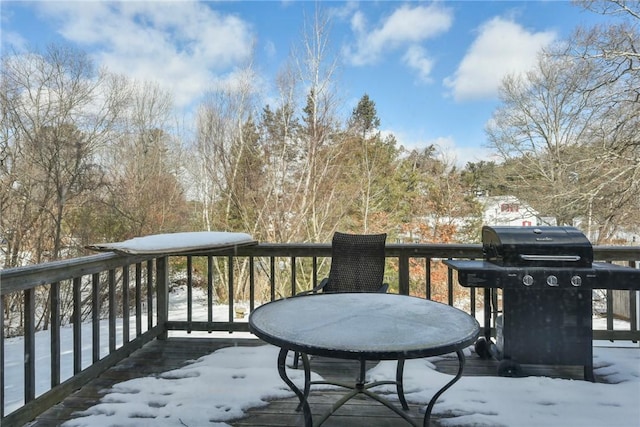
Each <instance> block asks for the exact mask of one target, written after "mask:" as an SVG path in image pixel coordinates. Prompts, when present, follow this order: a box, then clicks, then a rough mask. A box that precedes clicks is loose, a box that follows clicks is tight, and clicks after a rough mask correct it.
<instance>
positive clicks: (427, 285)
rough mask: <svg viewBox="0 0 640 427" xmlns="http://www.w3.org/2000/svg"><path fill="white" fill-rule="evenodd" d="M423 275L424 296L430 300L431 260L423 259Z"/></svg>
mask: <svg viewBox="0 0 640 427" xmlns="http://www.w3.org/2000/svg"><path fill="white" fill-rule="evenodd" d="M425 272H426V273H425V275H426V276H427V277H426V283H425V294H426V296H427V299H428V300H430V299H431V258H425Z"/></svg>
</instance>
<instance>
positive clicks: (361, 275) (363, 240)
mask: <svg viewBox="0 0 640 427" xmlns="http://www.w3.org/2000/svg"><path fill="white" fill-rule="evenodd" d="M386 240H387V235H386V234H346V233H340V232H336V233H334V235H333V241H332V244H331V269H330V271H329V280H328V283H327V284H326V285H325V287H324V288H323V290H322V291H323V292H379V291H380V288H381V287H382V285H383V283H382V282H383V280H384V265H385V253H384V250H385V244H386Z"/></svg>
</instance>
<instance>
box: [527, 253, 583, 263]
mask: <svg viewBox="0 0 640 427" xmlns="http://www.w3.org/2000/svg"><path fill="white" fill-rule="evenodd" d="M520 258H521V259H522V260H524V261H545V262H549V261H563V262H564V261H570V262H577V261H580V256H579V255H524V254H520Z"/></svg>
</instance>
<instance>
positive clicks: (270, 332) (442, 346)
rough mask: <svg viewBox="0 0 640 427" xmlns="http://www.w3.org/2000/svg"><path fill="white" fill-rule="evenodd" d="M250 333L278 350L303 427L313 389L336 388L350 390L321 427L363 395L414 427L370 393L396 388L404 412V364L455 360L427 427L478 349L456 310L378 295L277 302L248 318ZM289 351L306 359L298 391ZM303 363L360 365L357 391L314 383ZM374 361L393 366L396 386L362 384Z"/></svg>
mask: <svg viewBox="0 0 640 427" xmlns="http://www.w3.org/2000/svg"><path fill="white" fill-rule="evenodd" d="M249 329H250V331H251V332H252V333H254V334H255V335H256V336H257V337H259V338H261V339H262V340H264V341H266V342H268V343H270V344H273V345H275V346H278V347H280V353H279V355H278V373H279V374H280V377H281V378H282V380H283V381H284V382H285V383H286V384H287V385H288V386H289V387H290V388H291V390H293V392H294V393H295V394H296V395H297V396H298V399H299V400H300V405H299V408H301V409H302V411H303V415H304V423H305V427H311V426H313V420H312V417H311V409H310V407H309V403H308V396H309V391H310V386H311V385H312V384H333V385H338V386H341V387H345V388H348V389H351V390H352V391H351V392H350V393H348V394H346V395H345V397H343V398H342V399H340V400H339V401H338V402H337V403H336V404H334V406H333V408H332V409H331V410H330V411H329V413H327V414H326V415H325V416H324V417H323V418H322V419H321V420H320V421H319V423H318V424H317V425H318V426H319V425H321V424H322V423H324V421H326V419H327V418H329V416H330V415H331V414H332V413H333V412H335V411H336V410H337V409H338V408H339V407H340V406H342V405H343V404H344V403H346V402H347V401H348V400H349V399H351V398H352V397H354V396H355V395H357V394H360V393H361V394H365V395H366V396H369V397H370V398H373V399H375V400H377V401H378V402H380V403H382V404H384V405H385V406H387V407H389V408H390V409H392V410H393V411H394V412H395V413H397V414H398V415H400V416H401V417H403V418H404V419H405V420H407V421H408V422H409V423H410V424H412V425H416V424H415V423H414V421H413V420H412V419H411V417H409V415H408V414H407V413H406V411H403V410H402V409H401V408H398V407H397V406H396V405H394V404H393V403H391V402H390V401H388V400H387V399H385V398H383V397H381V396H379V395H378V394H376V393H374V392H372V391H371V390H370V389H371V388H372V387H376V386H378V385H381V384H395V385H396V388H397V391H398V398H399V400H400V403H401V404H402V408H404V409H405V410H406V409H407V408H408V406H407V404H406V401H405V398H404V392H403V384H402V372H403V367H404V361H405V360H406V359H416V358H423V357H430V356H439V355H444V354H448V353H453V352H455V353H456V355H457V357H458V361H459V368H458V372H457V374H456V375H455V376H454V378H453V379H451V381H449V382H448V383H447V384H445V385H444V386H443V387H442V388H441V389H440V390H439V391H438V392H437V393H436V394H435V395H434V396H433V397H432V399H431V401H430V402H429V404H428V405H427V408H426V410H425V414H424V419H423V426H428V425H429V419H430V416H431V411H432V409H433V405H434V404H435V402H436V400H437V399H438V398H439V397H440V395H441V394H442V393H444V392H445V391H446V390H447V389H448V388H449V387H451V386H452V385H453V384H454V383H455V382H456V381H458V380H459V379H460V377H461V376H462V372H463V369H464V363H465V358H464V353H463V349H464V348H466V347H467V346H469V345H471V344H473V343H474V342H475V340H476V338H477V337H478V335H479V331H480V327H479V325H478V322H477V321H476V320H475V319H474V318H473V317H471V316H469V315H468V314H467V313H465V312H463V311H461V310H459V309H457V308H454V307H451V306H448V305H445V304H441V303H438V302H434V301H429V300H426V299H423V298H416V297H410V296H404V295H397V294H382V293H334V294H328V293H327V294H315V295H305V296H298V297H292V298H285V299H281V300H276V301H273V302H270V303H267V304H264V305H262V306H260V307H258V308H257V309H255V310H254V311H253V312H252V313H251V314H250V316H249ZM289 351H294V352H300V353H302V356H303V357H302V360H303V365H304V372H305V374H304V375H305V384H304V390H302V391H301V390H300V389H299V388H298V387H297V386H296V385H295V384H294V383H293V382H292V381H291V379H290V378H289V377H288V375H287V372H286V369H285V368H286V365H285V362H286V357H287V353H288V352H289ZM307 355H315V356H325V357H334V358H340V359H354V360H359V361H360V362H361V373H360V378H358V380H357V382H356V384H355V385H349V384H345V383H333V382H331V383H329V382H326V381H314V382H311V381H310V377H311V373H310V372H311V370H310V365H309V360H308V357H307ZM376 360H397V361H398V369H397V371H396V372H397V374H396V381H376V382H373V383H365V381H364V372H363V371H364V361H376Z"/></svg>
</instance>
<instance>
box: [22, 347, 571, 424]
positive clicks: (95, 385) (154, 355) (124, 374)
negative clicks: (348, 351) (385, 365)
mask: <svg viewBox="0 0 640 427" xmlns="http://www.w3.org/2000/svg"><path fill="white" fill-rule="evenodd" d="M263 344H264V343H263V342H262V341H259V340H256V339H234V338H223V339H204V338H170V339H168V340H166V341H153V342H151V343H149V344H147V345H146V346H145V347H143V348H142V349H140V350H138V351H136V352H135V353H133V354H132V355H131V356H130V357H129V358H127V359H125V360H123V361H122V362H121V363H119V364H118V365H116V366H114V367H113V368H111V369H110V370H108V371H107V372H105V373H104V374H103V375H102V376H100V377H99V378H97V379H95V380H94V381H92V382H91V383H90V384H88V385H86V386H85V387H83V388H82V389H80V390H78V391H77V392H76V393H74V394H73V395H71V396H69V397H67V398H66V399H65V400H64V401H63V402H61V403H60V404H58V405H56V406H54V407H53V408H51V409H50V410H48V411H47V412H45V413H44V414H42V415H41V416H40V417H38V418H37V419H36V420H35V421H34V422H33V423H31V424H30V426H31V427H51V426H59V425H61V424H62V423H63V422H64V421H66V420H69V419H71V418H73V414H74V412H77V411H82V410H84V409H87V408H89V407H91V406H93V405H95V404H96V403H98V402H99V401H100V398H101V397H102V396H103V395H104V393H105V390H107V389H109V387H111V386H112V385H114V384H116V383H119V382H122V381H126V380H129V379H132V378H137V377H144V376H149V375H152V374H156V373H160V372H164V371H168V370H172V369H176V368H179V367H182V366H184V364H185V362H186V361H188V360H193V359H197V358H198V357H201V356H204V355H206V354H209V353H211V352H213V351H215V350H217V349H220V348H222V347H228V346H238V345H243V346H253V345H263ZM497 363H498V362H497V361H495V360H481V359H479V358H477V357H469V358H467V364H466V367H465V371H464V375H465V376H495V375H496V369H497ZM312 366H313V368H312V369H313V370H314V371H315V372H317V373H318V374H320V375H321V376H323V377H324V378H326V379H327V380H340V379H341V380H343V381H345V380H348V381H351V380H353V379H354V378H356V376H357V371H358V364H357V362H353V361H344V360H338V359H329V358H314V359H313V365H312ZM371 366H372V367H373V366H374V364H372V365H371ZM436 366H437V368H438V370H440V371H442V372H446V373H451V374H454V373H455V372H456V370H457V359H455V358H453V359H445V360H442V361H440V362H437V363H436ZM274 368H275V361H274ZM523 368H524V370H525V373H527V374H530V375H546V376H550V377H563V378H574V379H582V368H580V367H543V366H524V367H523ZM340 396H341V394H340V391H339V390H338V391H323V392H317V391H316V392H313V393H312V394H311V397H310V405H311V409H312V412H313V415H314V417H315V416H316V415H319V414H322V413H325V412H326V411H327V410H328V409H329V407H330V405H331V403H333V402H335V401H336V400H338V399H339V397H340ZM297 403H298V401H297V398H295V397H294V398H288V399H281V400H275V401H272V402H271V403H270V404H269V405H268V406H266V407H263V408H257V409H252V410H250V411H249V412H248V415H247V416H246V417H244V418H242V419H238V420H235V421H232V422H229V424H231V425H232V426H238V427H240V426H242V427H250V426H253V427H255V426H261V427H267V426H281V427H290V426H296V425H302V420H301V418H300V415H299V413H298V412H296V411H295V408H296V406H297ZM410 414H411V416H412V417H414V418H415V419H416V420H417V421H419V422H422V421H421V420H422V416H423V415H422V414H420V412H419V408H418V407H417V406H415V405H410ZM323 425H324V426H326V427H343V426H344V427H346V426H349V427H352V426H370V427H383V426H384V427H395V426H402V427H404V426H406V425H408V424H407V422H406V421H405V420H403V419H402V418H400V417H399V416H398V415H397V414H395V413H393V412H392V411H391V410H389V409H388V408H386V407H384V406H383V405H381V404H379V403H377V402H375V401H372V400H371V399H368V398H366V397H357V398H355V399H352V400H351V401H350V402H348V403H347V404H346V405H345V406H343V407H342V408H341V409H340V410H339V411H337V412H336V413H335V414H334V415H333V416H332V417H331V418H329V420H327V422H325V423H324V424H323ZM431 425H432V426H438V425H440V424H439V423H438V418H437V417H432V423H431Z"/></svg>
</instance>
